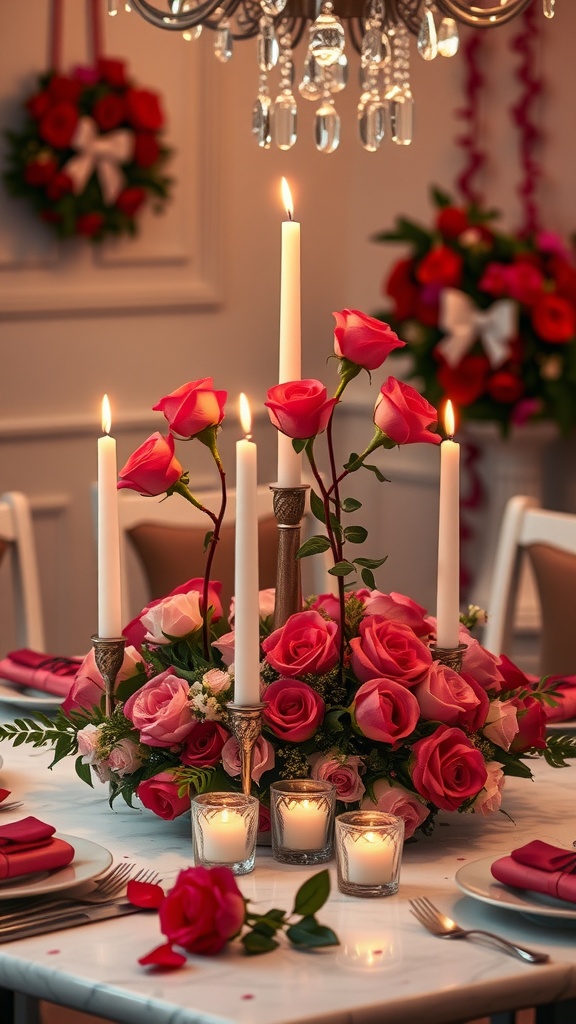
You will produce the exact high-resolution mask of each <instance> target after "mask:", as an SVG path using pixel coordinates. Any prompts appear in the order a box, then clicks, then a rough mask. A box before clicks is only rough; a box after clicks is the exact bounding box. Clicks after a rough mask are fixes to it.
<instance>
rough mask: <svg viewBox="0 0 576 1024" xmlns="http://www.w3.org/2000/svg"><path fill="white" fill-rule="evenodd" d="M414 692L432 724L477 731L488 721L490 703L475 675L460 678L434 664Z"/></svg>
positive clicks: (439, 664) (438, 663) (438, 664)
mask: <svg viewBox="0 0 576 1024" xmlns="http://www.w3.org/2000/svg"><path fill="white" fill-rule="evenodd" d="M413 692H414V696H415V697H416V700H417V701H418V703H419V705H420V712H421V715H422V717H423V718H425V719H427V720H428V721H429V722H443V723H444V724H445V725H460V726H462V728H466V729H468V730H470V732H476V730H477V729H480V728H481V726H482V725H484V722H485V721H486V715H487V714H488V708H489V703H490V702H489V700H488V697H487V694H486V691H485V690H483V689H482V687H481V686H480V684H479V683H477V682H476V680H475V679H474V678H473V677H472V676H471V675H468V674H466V673H463V674H462V675H460V674H459V673H458V672H454V670H453V669H451V668H448V666H447V665H442V664H441V662H439V661H434V662H432V664H431V666H430V671H429V672H428V675H427V676H426V679H424V680H423V681H422V682H421V683H418V685H417V686H416V687H415V688H414V691H413Z"/></svg>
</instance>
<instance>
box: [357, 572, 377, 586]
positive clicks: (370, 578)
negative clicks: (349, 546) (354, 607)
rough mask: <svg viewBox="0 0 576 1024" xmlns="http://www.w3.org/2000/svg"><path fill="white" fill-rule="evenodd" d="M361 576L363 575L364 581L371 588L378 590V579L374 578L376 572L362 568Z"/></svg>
mask: <svg viewBox="0 0 576 1024" xmlns="http://www.w3.org/2000/svg"><path fill="white" fill-rule="evenodd" d="M360 576H361V577H362V582H363V583H365V584H366V586H367V587H369V588H370V590H376V580H375V579H374V573H373V572H372V570H371V569H362V572H361V573H360Z"/></svg>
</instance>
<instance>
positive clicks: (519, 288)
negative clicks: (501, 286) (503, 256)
mask: <svg viewBox="0 0 576 1024" xmlns="http://www.w3.org/2000/svg"><path fill="white" fill-rule="evenodd" d="M506 278H507V281H508V294H509V295H510V298H512V299H516V301H517V302H521V303H523V304H525V305H526V306H533V305H534V303H535V302H536V300H537V299H538V298H539V297H540V295H542V294H543V292H544V277H543V275H542V272H541V271H540V270H538V267H533V266H532V264H531V263H526V261H524V260H520V261H519V262H518V263H513V264H511V265H510V266H509V267H508V269H507V273H506Z"/></svg>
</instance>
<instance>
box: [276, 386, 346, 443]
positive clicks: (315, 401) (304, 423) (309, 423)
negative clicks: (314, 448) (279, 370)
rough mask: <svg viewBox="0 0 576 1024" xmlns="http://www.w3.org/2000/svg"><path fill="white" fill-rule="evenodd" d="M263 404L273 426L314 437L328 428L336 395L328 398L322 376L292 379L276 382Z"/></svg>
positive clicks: (303, 436) (296, 436)
mask: <svg viewBox="0 0 576 1024" xmlns="http://www.w3.org/2000/svg"><path fill="white" fill-rule="evenodd" d="M267 398H268V401H267V402H264V405H265V406H266V407H267V409H268V415H269V417H270V422H271V423H272V426H273V427H276V429H277V430H281V431H282V433H283V434H286V435H287V436H288V437H293V438H308V437H315V436H316V434H321V433H322V431H323V430H326V427H327V426H328V421H329V420H330V417H331V415H332V410H333V409H334V406H335V405H336V404H337V402H338V399H337V398H328V392H327V391H326V388H325V387H324V385H323V384H322V383H321V381H319V380H293V381H288V382H287V383H286V384H276V385H275V386H274V387H273V388H269V390H268V392H267Z"/></svg>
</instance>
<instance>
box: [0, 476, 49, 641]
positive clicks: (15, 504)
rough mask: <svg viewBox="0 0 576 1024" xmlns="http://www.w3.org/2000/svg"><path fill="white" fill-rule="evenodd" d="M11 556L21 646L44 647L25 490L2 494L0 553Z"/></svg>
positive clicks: (17, 631) (16, 618)
mask: <svg viewBox="0 0 576 1024" xmlns="http://www.w3.org/2000/svg"><path fill="white" fill-rule="evenodd" d="M2 554H4V555H5V557H7V558H9V560H10V563H11V564H10V569H11V581H12V595H13V607H14V625H15V629H16V642H17V646H18V647H30V648H32V650H35V651H45V650H46V643H45V635H44V618H43V613H42V600H41V596H40V577H39V573H38V562H37V557H36V544H35V540H34V530H33V526H32V516H31V513H30V504H29V501H28V498H27V497H26V495H25V494H22V493H20V492H19V491H6V492H5V493H4V494H2V495H1V496H0V555H2Z"/></svg>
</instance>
